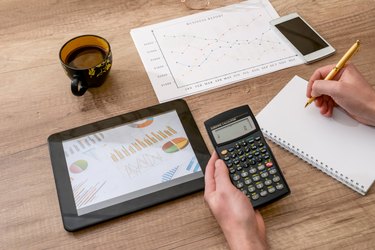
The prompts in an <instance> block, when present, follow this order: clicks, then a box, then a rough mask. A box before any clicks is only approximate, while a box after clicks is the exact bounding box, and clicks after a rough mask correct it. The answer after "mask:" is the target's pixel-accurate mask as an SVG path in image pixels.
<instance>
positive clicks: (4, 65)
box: [0, 0, 375, 249]
mask: <svg viewBox="0 0 375 250" xmlns="http://www.w3.org/2000/svg"><path fill="white" fill-rule="evenodd" d="M235 2H236V1H215V0H212V3H213V6H214V7H216V6H222V5H226V4H229V3H235ZM271 3H272V5H273V6H274V8H275V9H276V11H277V12H278V13H279V14H280V15H285V14H288V13H291V12H298V13H299V14H301V15H302V16H303V17H304V18H305V19H306V20H307V21H308V22H310V23H311V25H312V26H313V27H314V28H316V30H317V31H318V32H320V33H321V35H323V36H324V37H325V38H326V39H327V40H328V41H329V42H330V43H331V44H332V45H333V46H334V47H335V48H336V49H337V53H336V54H335V55H334V56H331V57H329V58H327V59H325V60H323V61H320V62H317V63H314V64H312V65H300V66H297V67H293V68H289V69H286V70H282V71H279V72H275V73H272V74H268V75H265V76H261V77H257V78H254V79H250V80H247V81H242V82H239V83H235V84H232V85H229V86H226V87H222V88H219V89H215V90H212V91H209V92H205V93H201V94H197V95H193V96H190V97H187V98H185V99H186V101H187V103H188V105H189V107H190V108H191V110H192V113H193V115H194V118H195V120H196V122H197V124H198V127H199V129H200V131H201V133H202V134H203V137H204V139H205V141H206V144H207V145H208V147H209V149H210V151H212V150H213V148H212V146H211V143H210V141H209V139H208V136H207V133H206V131H205V129H204V126H203V122H204V121H205V120H206V119H208V118H209V117H211V116H213V115H215V114H217V113H220V112H222V111H223V110H226V109H229V108H232V107H235V106H240V105H243V104H249V105H250V106H251V108H252V110H253V112H254V113H255V114H257V113H258V112H259V111H260V110H261V109H262V108H263V107H264V106H265V105H266V104H267V103H268V102H269V101H270V100H271V99H272V98H273V97H274V96H275V95H276V94H277V93H278V91H280V89H281V88H282V87H283V86H284V85H285V84H286V83H287V82H288V81H289V80H290V79H291V78H292V76H294V75H296V74H297V75H299V76H301V77H303V78H306V79H307V78H309V76H310V75H311V74H312V72H313V71H314V70H315V69H316V68H317V67H320V66H323V65H326V64H331V63H335V62H337V61H338V60H339V58H340V57H341V56H342V54H343V53H344V52H345V51H346V50H347V49H348V48H349V46H351V44H352V43H354V41H355V40H357V39H360V40H361V42H362V47H361V50H360V52H359V53H358V55H356V56H355V57H354V58H353V62H354V63H355V64H356V65H357V67H358V68H359V70H360V71H361V72H363V74H364V75H365V77H366V78H367V79H369V80H370V82H371V83H372V84H375V82H374V80H373V79H375V70H374V64H375V56H374V55H375V1H374V0H358V1H351V0H342V1H341V0H340V1H339V0H332V1H323V0H315V1H303V0H294V1H291V0H271ZM195 12H197V11H192V10H188V9H186V8H185V7H184V6H183V5H182V4H181V3H180V2H179V1H177V0H176V1H172V0H168V1H161V0H155V1H146V0H140V1H135V0H133V1H125V0H109V1H96V0H91V1H87V0H80V1H78V0H66V1H56V0H46V1H37V0H30V1H21V0H0V62H1V67H0V77H1V84H0V107H1V109H0V136H1V139H0V167H1V175H0V194H1V195H0V232H1V233H0V249H50V248H63V249H82V248H86V249H113V248H115V249H198V248H199V249H228V246H227V244H226V242H225V239H224V237H223V234H222V233H221V230H220V228H219V227H218V224H217V223H216V221H215V219H214V218H213V216H212V215H211V213H210V211H209V209H208V207H207V205H206V204H205V203H204V201H203V193H202V192H199V193H196V194H193V195H190V196H187V197H183V198H181V199H177V200H174V201H172V202H168V203H165V204H161V205H158V206H155V207H152V208H149V209H145V210H142V211H139V212H136V213H133V214H131V215H128V216H123V217H121V218H118V219H115V220H112V221H109V222H106V223H103V224H100V225H97V226H94V227H91V228H88V229H85V230H82V231H80V232H77V233H68V232H66V231H64V229H63V226H62V222H61V217H60V210H59V204H58V200H57V195H56V190H55V183H54V179H53V174H52V169H51V163H50V160H49V153H48V147H47V137H48V136H49V135H50V134H52V133H55V132H59V131H62V130H66V129H69V128H72V127H76V126H80V125H83V124H87V123H90V122H94V121H98V120H101V119H105V118H109V117H112V116H115V115H119V114H122V113H127V112H130V111H133V110H137V109H140V108H144V107H147V106H151V105H155V104H157V103H158V101H157V98H156V95H155V93H154V91H153V89H152V86H151V84H150V81H149V79H148V77H147V74H146V72H145V70H144V67H143V65H142V62H141V60H140V57H139V55H138V53H137V51H136V48H135V46H134V44H133V41H132V39H131V37H130V34H129V31H130V29H132V28H135V27H140V26H144V25H148V24H154V23H157V22H160V21H164V20H169V19H172V18H176V17H181V16H185V15H189V14H193V13H195ZM81 34H97V35H100V36H103V37H105V38H106V39H107V40H108V41H109V42H110V44H111V47H112V51H113V67H112V70H111V73H110V77H109V79H108V80H107V82H106V83H105V84H104V85H103V86H102V87H100V88H97V89H92V90H90V91H89V92H88V93H86V94H85V95H84V96H83V97H79V98H77V97H75V96H73V95H72V94H71V93H70V86H69V85H70V84H69V79H68V78H67V77H66V75H65V74H64V72H63V70H62V68H61V65H60V63H59V60H58V52H59V49H60V47H61V46H62V45H63V44H64V42H65V41H67V40H68V39H70V38H72V37H74V36H77V35H81ZM271 147H272V149H273V151H274V154H275V155H276V157H277V159H278V162H279V164H280V166H281V168H282V169H283V171H284V173H285V177H286V179H287V181H288V183H289V185H290V187H291V189H292V194H291V195H290V196H289V197H287V198H285V199H283V200H280V201H278V202H276V203H274V204H272V205H269V206H267V207H265V208H263V209H261V213H262V215H263V217H264V219H265V223H266V226H267V233H268V241H269V243H270V246H271V248H272V249H373V248H374V247H375V227H374V225H375V187H372V189H371V190H370V191H369V193H368V194H367V195H366V196H361V195H359V194H357V193H356V192H354V191H352V190H351V189H349V188H347V187H345V186H344V185H342V184H341V183H339V182H337V181H334V180H333V179H332V178H330V177H328V176H326V175H325V174H323V173H322V172H320V171H318V170H316V169H315V168H312V167H311V166H310V165H308V164H306V163H305V162H303V161H301V160H299V159H298V158H296V157H294V156H293V155H291V154H289V153H287V152H286V151H284V150H282V149H281V148H279V147H277V146H275V145H274V144H271ZM353 153H354V154H357V155H358V157H367V156H362V155H361V152H360V146H359V147H358V152H353ZM353 167H355V166H353Z"/></svg>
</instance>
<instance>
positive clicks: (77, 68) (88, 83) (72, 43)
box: [59, 35, 112, 96]
mask: <svg viewBox="0 0 375 250" xmlns="http://www.w3.org/2000/svg"><path fill="white" fill-rule="evenodd" d="M59 56H60V61H61V64H62V66H63V68H64V70H65V72H66V74H67V75H68V76H69V78H70V79H71V80H72V82H71V90H72V93H73V94H74V95H76V96H81V95H83V94H84V93H85V92H86V90H87V89H88V88H91V87H99V86H101V85H102V84H103V83H104V81H105V79H106V78H107V75H108V73H109V71H110V69H111V66H112V52H111V47H110V45H109V43H108V42H107V40H105V39H104V38H102V37H100V36H96V35H83V36H78V37H75V38H72V39H70V40H69V41H67V42H66V43H65V44H64V45H63V46H62V47H61V49H60V53H59Z"/></svg>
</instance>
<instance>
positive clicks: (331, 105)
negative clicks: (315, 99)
mask: <svg viewBox="0 0 375 250" xmlns="http://www.w3.org/2000/svg"><path fill="white" fill-rule="evenodd" d="M334 107H335V102H334V101H333V100H332V98H331V99H329V101H328V111H327V116H328V117H331V116H332V113H333V108H334Z"/></svg>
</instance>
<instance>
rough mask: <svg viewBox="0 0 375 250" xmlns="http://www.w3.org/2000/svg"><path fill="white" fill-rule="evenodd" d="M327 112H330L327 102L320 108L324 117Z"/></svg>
mask: <svg viewBox="0 0 375 250" xmlns="http://www.w3.org/2000/svg"><path fill="white" fill-rule="evenodd" d="M327 110H328V106H327V102H323V104H322V106H321V107H320V113H321V114H322V115H325V113H327Z"/></svg>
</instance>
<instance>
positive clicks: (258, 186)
mask: <svg viewBox="0 0 375 250" xmlns="http://www.w3.org/2000/svg"><path fill="white" fill-rule="evenodd" d="M255 186H256V187H257V188H258V189H261V188H262V187H264V185H263V183H262V182H259V183H257V184H256V185H255Z"/></svg>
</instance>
